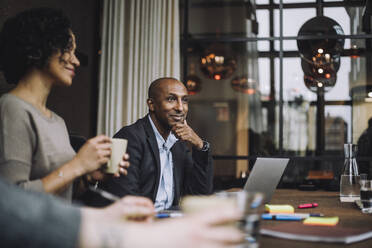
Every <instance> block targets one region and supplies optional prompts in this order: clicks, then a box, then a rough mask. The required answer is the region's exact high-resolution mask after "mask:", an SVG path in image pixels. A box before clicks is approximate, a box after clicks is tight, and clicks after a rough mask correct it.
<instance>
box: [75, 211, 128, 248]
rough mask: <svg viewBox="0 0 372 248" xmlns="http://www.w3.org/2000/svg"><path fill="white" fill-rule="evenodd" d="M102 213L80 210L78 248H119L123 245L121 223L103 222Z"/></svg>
mask: <svg viewBox="0 0 372 248" xmlns="http://www.w3.org/2000/svg"><path fill="white" fill-rule="evenodd" d="M104 215H105V214H104V212H103V211H101V210H99V209H93V208H82V209H81V216H82V218H81V225H80V233H79V244H78V246H77V247H79V248H85V247H86V248H101V247H102V248H103V247H105V248H110V247H112V248H117V247H118V248H119V247H123V248H125V247H128V246H126V245H125V244H124V241H125V240H124V237H125V230H124V224H123V223H120V224H119V223H114V222H112V221H109V222H107V221H105V216H104Z"/></svg>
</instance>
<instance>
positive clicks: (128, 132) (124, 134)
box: [114, 117, 146, 138]
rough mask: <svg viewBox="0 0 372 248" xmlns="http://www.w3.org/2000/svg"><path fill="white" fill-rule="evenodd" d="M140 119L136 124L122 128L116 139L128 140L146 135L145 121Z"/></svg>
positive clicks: (115, 136)
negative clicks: (129, 137)
mask: <svg viewBox="0 0 372 248" xmlns="http://www.w3.org/2000/svg"><path fill="white" fill-rule="evenodd" d="M145 118H146V117H144V118H141V119H138V120H137V121H136V122H135V123H133V124H130V125H128V126H124V127H122V128H121V129H120V130H119V131H118V132H117V133H116V134H115V135H114V138H128V136H142V135H144V134H145V121H146V119H145Z"/></svg>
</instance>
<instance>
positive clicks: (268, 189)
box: [244, 158, 289, 203]
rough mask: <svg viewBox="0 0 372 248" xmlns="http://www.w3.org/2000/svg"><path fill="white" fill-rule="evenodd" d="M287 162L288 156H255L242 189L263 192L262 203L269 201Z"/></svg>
mask: <svg viewBox="0 0 372 248" xmlns="http://www.w3.org/2000/svg"><path fill="white" fill-rule="evenodd" d="M288 162H289V159H288V158H257V160H256V163H255V164H254V166H253V169H252V171H251V173H250V174H249V177H248V179H247V182H246V183H245V185H244V190H246V191H248V192H262V193H264V194H265V199H264V203H269V202H270V200H271V197H272V195H273V193H274V191H275V189H276V186H278V183H279V181H280V178H281V177H282V175H283V172H284V170H285V168H286V167H287V164H288Z"/></svg>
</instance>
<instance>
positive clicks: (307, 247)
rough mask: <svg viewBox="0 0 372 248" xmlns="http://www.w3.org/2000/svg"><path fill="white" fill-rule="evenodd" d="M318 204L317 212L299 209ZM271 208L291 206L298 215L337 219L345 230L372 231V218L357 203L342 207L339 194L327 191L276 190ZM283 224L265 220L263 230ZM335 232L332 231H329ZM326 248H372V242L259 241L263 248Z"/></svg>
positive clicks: (276, 239)
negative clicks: (300, 205) (308, 204)
mask: <svg viewBox="0 0 372 248" xmlns="http://www.w3.org/2000/svg"><path fill="white" fill-rule="evenodd" d="M311 202H316V203H318V204H319V206H318V207H317V208H309V209H297V206H298V205H299V204H301V203H311ZM270 203H271V204H290V205H292V206H293V207H295V208H296V210H295V211H296V212H298V213H301V212H302V213H322V214H324V215H325V216H338V217H339V223H338V224H337V225H339V226H342V227H354V228H360V227H365V228H370V229H371V230H372V214H363V213H362V212H361V211H360V210H359V208H358V207H357V206H356V205H355V203H348V202H347V203H344V202H343V203H341V202H340V200H339V193H338V192H328V191H320V190H319V191H299V190H294V189H277V190H276V191H275V193H274V196H273V198H272V199H271V202H270ZM280 223H283V222H282V221H271V220H262V221H261V227H265V226H267V225H269V226H272V225H277V224H280ZM330 228H332V227H330ZM271 247H275V248H290V247H300V248H302V247H303V248H314V247H316V248H323V247H327V248H328V247H353V248H354V247H355V248H357V247H358V248H359V247H360V248H362V247H363V248H365V247H372V239H368V240H365V241H361V242H358V243H352V244H348V245H346V244H340V243H324V242H323V243H321V242H305V241H295V240H287V239H279V238H274V237H269V236H263V235H261V237H260V248H271Z"/></svg>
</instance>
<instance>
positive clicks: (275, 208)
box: [265, 204, 294, 214]
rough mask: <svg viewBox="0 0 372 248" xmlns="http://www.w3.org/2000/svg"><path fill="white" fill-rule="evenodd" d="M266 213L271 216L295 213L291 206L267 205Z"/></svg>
mask: <svg viewBox="0 0 372 248" xmlns="http://www.w3.org/2000/svg"><path fill="white" fill-rule="evenodd" d="M265 211H266V212H269V213H270V214H291V213H294V208H293V207H292V206H291V205H273V204H265Z"/></svg>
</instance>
